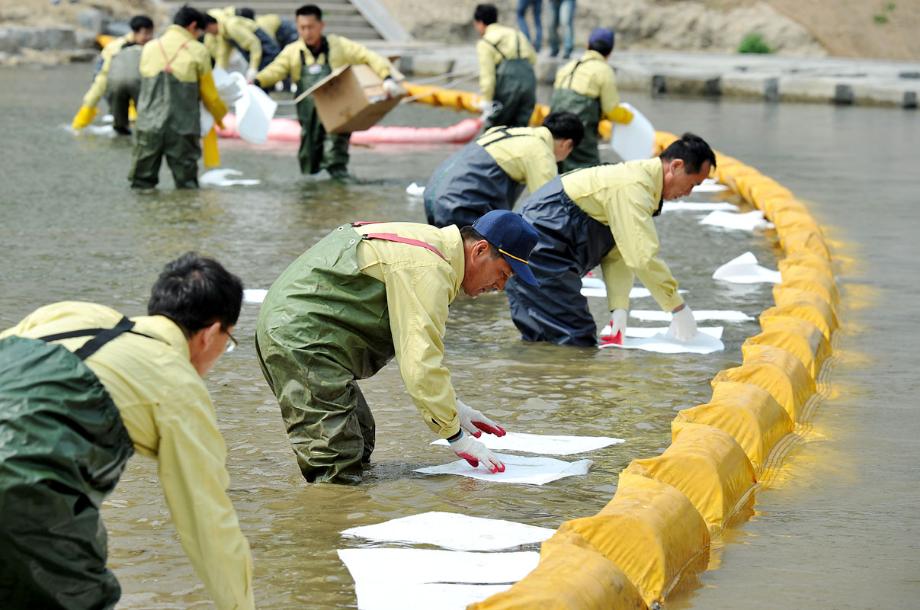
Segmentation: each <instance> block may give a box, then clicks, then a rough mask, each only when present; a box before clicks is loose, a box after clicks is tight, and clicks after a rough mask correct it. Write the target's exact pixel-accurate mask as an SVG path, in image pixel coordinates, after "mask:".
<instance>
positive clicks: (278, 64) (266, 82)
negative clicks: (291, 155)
mask: <svg viewBox="0 0 920 610" xmlns="http://www.w3.org/2000/svg"><path fill="white" fill-rule="evenodd" d="M295 16H296V22H297V32H298V34H300V39H299V40H298V41H296V42H292V43H291V44H289V45H287V46H286V47H284V50H283V51H281V53H280V54H279V55H278V57H277V58H275V61H273V62H272V63H271V64H270V65H269V66H267V67H266V68H265V69H264V70H262V71H261V72H259V73H258V74H257V75H256V78H255V80H254V81H253V83H254V84H256V85H258V86H259V87H262V88H266V87H271V86H272V85H274V84H275V83H276V82H278V81H279V80H282V79H285V78H290V79H292V80H294V81H296V82H297V92H298V94H301V93H303V92H304V91H306V90H307V89H309V88H310V87H312V86H313V85H315V84H316V83H318V82H320V81H321V80H323V79H324V78H326V77H327V76H329V75H330V74H331V73H332V71H333V70H335V69H336V68H339V67H342V66H346V65H349V64H351V65H354V64H366V65H368V66H369V67H370V68H371V69H372V70H373V71H374V72H376V73H377V75H378V76H379V77H380V78H382V79H384V81H383V87H384V90H385V91H386V93H387V95H389V96H391V97H396V96H398V95H400V94H401V93H403V89H402V87H401V86H400V85H399V84H398V83H397V82H396V81H395V80H393V78H392V76H391V72H392V67H391V66H390V62H389V61H387V60H386V59H384V58H383V57H381V56H380V55H378V54H376V53H374V52H373V51H370V50H368V49H367V47H365V46H364V45H361V44H358V43H357V42H354V41H352V40H349V39H347V38H344V37H342V36H336V35H334V34H332V35H329V36H323V26H324V24H323V13H322V11H321V10H320V8H319V7H318V6H316V5H314V4H305V5H304V6H301V7H300V8H299V9H297V11H296V13H295ZM297 118H298V119H299V120H300V150H298V151H297V158H298V159H299V161H300V171H301V173H303V174H316V173H319V172H320V171H321V170H326V171H327V172H329V175H330V176H332V177H333V178H337V179H342V178H347V177H348V141H349V139H350V138H351V134H349V133H343V134H329V135H327V134H326V130H325V129H324V128H323V124H322V123H321V122H320V120H319V116H317V114H316V106H315V104H314V102H313V98H312V97H311V96H306V97H304V98H303V99H301V100H300V101H298V102H297Z"/></svg>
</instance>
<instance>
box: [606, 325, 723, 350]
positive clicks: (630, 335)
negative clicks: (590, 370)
mask: <svg viewBox="0 0 920 610" xmlns="http://www.w3.org/2000/svg"><path fill="white" fill-rule="evenodd" d="M608 329H609V326H608V327H607V328H605V329H604V330H605V331H608ZM697 330H698V331H699V332H698V333H696V337H694V338H693V339H692V340H690V341H687V342H682V341H677V340H676V339H672V338H670V337H668V335H667V333H668V329H667V328H640V327H629V328H627V329H626V338H625V339H624V340H623V343H622V344H615V343H602V344H600V345H599V346H598V347H600V348H601V349H605V348H608V347H616V348H619V349H638V350H642V351H646V352H656V353H659V354H711V353H712V352H720V351H722V350H724V349H725V344H724V343H722V327H721V326H715V327H705V326H703V327H700V328H698V329H697ZM608 334H609V332H608ZM601 335H602V336H603V335H604V333H601Z"/></svg>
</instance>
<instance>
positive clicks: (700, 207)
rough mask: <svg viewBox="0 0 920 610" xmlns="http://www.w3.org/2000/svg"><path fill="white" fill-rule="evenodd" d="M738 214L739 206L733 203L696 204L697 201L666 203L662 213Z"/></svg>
mask: <svg viewBox="0 0 920 610" xmlns="http://www.w3.org/2000/svg"><path fill="white" fill-rule="evenodd" d="M717 210H721V211H723V212H737V211H738V206H736V205H734V204H731V203H725V202H722V203H714V202H704V203H700V202H695V201H665V202H664V205H663V206H662V208H661V213H662V214H664V213H666V212H715V211H717Z"/></svg>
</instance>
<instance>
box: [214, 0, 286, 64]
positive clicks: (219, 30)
mask: <svg viewBox="0 0 920 610" xmlns="http://www.w3.org/2000/svg"><path fill="white" fill-rule="evenodd" d="M202 29H203V30H204V31H205V36H204V46H205V48H206V49H207V50H208V52H209V53H210V54H211V56H212V57H213V58H214V62H215V65H216V66H217V67H218V68H221V69H224V70H226V69H228V68H229V67H230V56H231V55H232V53H233V49H236V50H237V51H239V52H240V55H242V56H243V59H244V60H246V63H247V64H248V67H247V68H246V79H247V80H250V81H251V80H252V79H253V78H255V76H256V74H257V73H258V71H259V70H261V69H262V68H264V67H265V66H267V65H268V64H270V63H271V62H272V61H274V59H275V58H276V57H277V56H278V53H279V51H280V48H279V47H278V44H277V43H276V42H275V39H274V38H272V37H271V36H269V35H268V34H267V33H266V32H264V31H263V30H262V29H261V28H260V27H259V25H258V24H257V23H256V22H255V21H253V20H252V19H247V18H246V17H241V16H239V15H237V14H236V11H235V10H234V9H233V7H227V8H223V9H211V10H210V11H208V12H207V13H204V26H203V27H202Z"/></svg>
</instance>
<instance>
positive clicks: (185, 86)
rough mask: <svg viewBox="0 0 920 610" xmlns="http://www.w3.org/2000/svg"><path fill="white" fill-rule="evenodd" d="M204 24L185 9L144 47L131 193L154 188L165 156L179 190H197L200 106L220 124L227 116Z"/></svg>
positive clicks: (201, 17) (188, 7)
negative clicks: (205, 40) (202, 38)
mask: <svg viewBox="0 0 920 610" xmlns="http://www.w3.org/2000/svg"><path fill="white" fill-rule="evenodd" d="M204 20H205V18H204V15H202V14H201V13H200V12H199V11H197V10H195V9H194V8H192V7H190V6H183V7H182V8H180V9H179V10H178V12H177V13H176V16H175V18H174V19H173V25H171V26H169V28H167V30H166V32H165V33H164V34H163V35H162V36H160V37H159V38H157V39H155V40H153V41H151V42H150V43H149V44H146V45H144V51H143V53H142V54H141V64H140V73H141V93H140V100H139V102H138V106H137V123H136V124H135V128H136V130H137V135H136V138H135V140H134V153H133V160H132V165H131V172H130V173H129V174H128V180H130V181H131V187H132V188H154V187H155V186H156V185H157V182H159V174H160V162H161V161H162V159H163V157H164V156H165V157H166V163H167V164H168V165H169V169H170V170H171V171H172V175H173V179H174V180H175V182H176V188H198V158H199V157H201V143H200V141H199V138H200V134H201V115H200V111H199V107H200V104H204V107H205V108H206V109H207V111H208V112H210V113H211V115H212V116H213V117H214V120H215V121H216V122H217V123H218V124H220V121H221V119H222V118H223V117H224V115H225V114H227V107H226V106H225V105H224V102H223V101H221V99H220V96H219V95H218V94H217V89H216V87H215V86H214V77H213V76H212V74H211V56H210V55H209V54H208V51H207V49H205V47H204V45H203V44H201V43H200V42H198V37H199V36H200V35H201V27H202V26H201V24H203V23H204Z"/></svg>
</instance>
